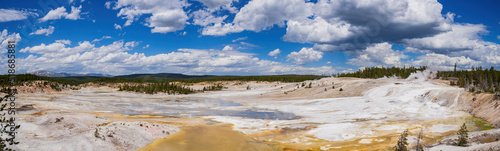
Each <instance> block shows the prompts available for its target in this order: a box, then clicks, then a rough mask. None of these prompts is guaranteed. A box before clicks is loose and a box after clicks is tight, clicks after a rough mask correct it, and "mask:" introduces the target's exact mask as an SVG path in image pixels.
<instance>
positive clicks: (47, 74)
mask: <svg viewBox="0 0 500 151" xmlns="http://www.w3.org/2000/svg"><path fill="white" fill-rule="evenodd" d="M31 74H34V75H37V76H42V77H80V76H89V77H112V76H111V75H107V74H102V73H87V74H79V73H65V72H59V73H58V72H51V71H45V70H39V71H35V72H33V73H31Z"/></svg>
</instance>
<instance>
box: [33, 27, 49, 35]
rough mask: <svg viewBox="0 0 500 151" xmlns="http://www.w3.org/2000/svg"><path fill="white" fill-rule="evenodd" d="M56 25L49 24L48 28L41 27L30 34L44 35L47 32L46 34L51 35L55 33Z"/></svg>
mask: <svg viewBox="0 0 500 151" xmlns="http://www.w3.org/2000/svg"><path fill="white" fill-rule="evenodd" d="M54 29H55V28H54V26H49V27H48V28H40V29H38V30H36V31H34V32H32V33H30V35H43V34H45V36H49V35H51V34H52V33H54Z"/></svg>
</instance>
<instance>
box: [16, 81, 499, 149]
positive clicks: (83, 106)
mask: <svg viewBox="0 0 500 151" xmlns="http://www.w3.org/2000/svg"><path fill="white" fill-rule="evenodd" d="M217 83H222V84H223V85H224V86H225V87H228V89H225V90H223V91H212V92H205V93H196V94H190V95H166V94H156V95H147V94H138V93H132V92H120V91H117V89H116V88H110V87H106V86H97V85H95V86H88V87H83V88H82V89H80V90H63V91H62V92H57V91H54V90H51V89H50V88H44V87H42V88H40V87H19V88H18V89H19V90H20V92H22V93H21V94H19V95H18V101H19V102H18V107H20V110H19V113H20V115H18V120H16V122H18V123H19V124H20V125H21V129H20V131H19V134H18V135H17V138H18V140H19V141H20V142H21V144H20V145H17V146H16V147H17V149H19V150H137V149H141V148H143V149H142V150H158V149H154V147H152V146H148V147H146V146H147V145H148V144H151V145H155V146H163V147H165V146H167V147H168V144H169V143H170V144H172V143H173V144H176V143H175V142H196V143H198V145H205V146H206V147H214V148H217V147H220V145H219V146H217V144H215V145H213V146H210V145H207V144H209V142H210V141H211V139H199V140H198V139H194V138H195V136H197V135H196V134H194V135H193V134H192V133H189V132H194V133H203V131H201V130H200V129H207V127H204V126H206V125H214V126H220V125H223V127H227V124H229V125H231V126H230V129H232V130H234V131H235V132H238V133H241V134H244V135H240V134H235V133H230V135H229V133H228V135H227V136H225V135H224V134H220V136H206V137H214V138H213V140H226V138H223V137H234V138H235V139H234V140H238V141H234V143H238V142H247V143H246V145H244V147H243V148H246V147H249V148H252V147H254V148H258V150H269V148H271V150H283V149H290V150H293V149H297V150H307V149H312V150H385V149H387V148H390V147H392V146H393V145H394V143H395V142H396V141H397V138H398V135H399V134H400V133H401V132H402V131H403V130H404V129H409V130H410V136H409V142H410V146H413V145H415V142H416V134H417V133H418V132H419V131H420V130H424V136H425V137H424V138H425V139H424V144H426V145H428V146H429V147H428V149H430V150H458V149H462V150H473V149H477V150H483V149H484V150H487V149H490V148H492V149H493V150H495V147H496V146H498V145H499V144H498V138H499V133H500V132H499V131H498V130H496V129H493V130H489V131H479V130H481V129H484V127H481V126H479V125H477V122H476V123H474V122H473V121H476V120H480V119H475V118H474V117H472V115H474V116H477V117H480V118H483V119H485V120H486V121H488V122H489V123H492V124H494V125H495V126H497V127H498V126H499V125H500V124H499V123H500V122H499V121H500V117H499V116H497V115H499V113H498V110H497V109H496V108H497V107H498V106H499V105H498V103H497V101H496V98H495V96H493V95H492V94H478V95H473V94H471V93H469V92H465V91H463V89H461V88H458V87H451V86H448V85H446V84H445V82H443V81H440V80H423V79H418V80H414V79H410V80H405V79H393V78H384V79H358V78H323V79H320V80H314V81H306V82H304V84H305V85H306V86H308V85H309V83H311V86H312V88H305V87H302V83H279V82H241V81H231V82H227V81H222V82H217ZM210 84H213V83H199V84H195V85H193V86H192V87H193V88H195V89H202V88H203V86H206V85H210ZM247 87H249V88H250V90H247ZM332 87H334V88H332ZM340 88H342V89H343V91H339V90H340ZM473 98H476V101H472V99H473ZM462 123H466V124H467V125H468V127H469V130H470V131H479V132H474V133H472V134H471V137H470V142H473V143H471V145H472V146H471V147H469V148H456V147H453V143H452V142H453V141H452V140H453V137H454V136H453V135H454V134H456V131H457V130H458V128H459V126H460V125H461V124H462ZM182 129H186V132H184V133H179V134H177V135H173V134H176V133H177V132H179V131H182ZM208 129H211V130H214V131H215V130H220V131H224V132H227V129H226V128H222V129H221V128H217V127H208ZM208 134H211V133H207V135H208ZM170 135H172V137H168V136H170ZM188 136H192V137H188ZM204 136H205V135H204ZM200 137H201V136H200ZM247 137H248V138H247ZM447 137H450V138H447ZM162 138H165V140H162ZM443 139H444V140H443ZM155 140H157V141H155ZM153 141H155V143H152V142H153ZM162 142H163V143H162ZM248 142H251V143H248ZM176 145H179V144H176ZM184 145H196V144H189V143H184ZM231 145H233V146H234V147H237V148H241V145H238V144H231ZM178 147H180V148H183V147H184V150H190V149H189V148H194V150H195V149H196V147H189V146H187V147H186V146H182V145H181V146H178ZM218 149H220V148H218Z"/></svg>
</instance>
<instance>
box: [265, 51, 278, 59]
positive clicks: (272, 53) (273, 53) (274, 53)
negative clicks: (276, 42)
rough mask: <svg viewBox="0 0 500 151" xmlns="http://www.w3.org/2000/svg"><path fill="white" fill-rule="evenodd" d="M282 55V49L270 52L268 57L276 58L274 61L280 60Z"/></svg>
mask: <svg viewBox="0 0 500 151" xmlns="http://www.w3.org/2000/svg"><path fill="white" fill-rule="evenodd" d="M280 53H281V51H280V49H274V50H273V51H271V52H269V53H268V54H267V55H269V56H271V57H274V59H277V58H278V55H279V54H280Z"/></svg>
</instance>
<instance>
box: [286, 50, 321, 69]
mask: <svg viewBox="0 0 500 151" xmlns="http://www.w3.org/2000/svg"><path fill="white" fill-rule="evenodd" d="M286 57H287V58H288V59H287V61H292V62H293V63H295V64H297V65H305V64H307V63H309V62H312V61H319V60H320V59H321V58H323V52H321V51H316V50H314V49H313V48H305V47H304V48H302V49H300V51H299V52H295V51H294V52H292V53H290V54H288V55H287V56H286Z"/></svg>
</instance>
